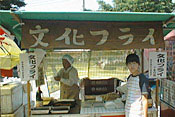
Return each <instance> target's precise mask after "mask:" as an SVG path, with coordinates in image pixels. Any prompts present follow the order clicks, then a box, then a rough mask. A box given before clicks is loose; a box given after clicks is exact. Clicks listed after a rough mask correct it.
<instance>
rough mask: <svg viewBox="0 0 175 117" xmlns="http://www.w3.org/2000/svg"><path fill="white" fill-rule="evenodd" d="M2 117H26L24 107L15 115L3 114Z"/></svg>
mask: <svg viewBox="0 0 175 117" xmlns="http://www.w3.org/2000/svg"><path fill="white" fill-rule="evenodd" d="M1 117H24V107H23V106H20V107H19V108H18V109H17V110H16V111H15V112H14V113H12V114H2V115H1Z"/></svg>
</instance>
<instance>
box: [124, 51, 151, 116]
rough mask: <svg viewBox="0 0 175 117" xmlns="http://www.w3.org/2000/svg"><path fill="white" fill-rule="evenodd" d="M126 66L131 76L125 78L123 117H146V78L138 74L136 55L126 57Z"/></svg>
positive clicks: (138, 61) (138, 64) (137, 58)
mask: <svg viewBox="0 0 175 117" xmlns="http://www.w3.org/2000/svg"><path fill="white" fill-rule="evenodd" d="M126 65H127V67H128V69H129V71H130V72H131V74H130V75H129V77H128V78H127V89H128V93H127V98H126V104H125V117H147V115H148V99H147V95H148V85H149V84H148V83H149V81H148V78H146V77H145V76H144V74H143V73H140V72H139V66H140V60H139V57H138V56H137V55H136V54H130V55H128V56H127V58H126Z"/></svg>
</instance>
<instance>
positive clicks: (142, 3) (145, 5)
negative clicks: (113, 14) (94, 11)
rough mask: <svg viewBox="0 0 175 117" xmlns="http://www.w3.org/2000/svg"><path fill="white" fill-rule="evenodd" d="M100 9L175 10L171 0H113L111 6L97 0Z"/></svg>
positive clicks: (135, 10) (101, 0) (132, 10)
mask: <svg viewBox="0 0 175 117" xmlns="http://www.w3.org/2000/svg"><path fill="white" fill-rule="evenodd" d="M97 2H98V4H99V6H100V7H99V9H100V10H102V11H120V12H123V11H129V12H166V13H171V12H173V10H175V3H173V2H172V0H113V6H111V5H110V4H107V3H106V2H104V1H103V0H97Z"/></svg>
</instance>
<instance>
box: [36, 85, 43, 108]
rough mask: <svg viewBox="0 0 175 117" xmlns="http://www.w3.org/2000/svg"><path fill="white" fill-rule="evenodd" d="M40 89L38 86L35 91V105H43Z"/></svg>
mask: <svg viewBox="0 0 175 117" xmlns="http://www.w3.org/2000/svg"><path fill="white" fill-rule="evenodd" d="M41 94H42V91H41V89H40V87H38V91H37V92H36V107H40V106H43V99H42V98H41Z"/></svg>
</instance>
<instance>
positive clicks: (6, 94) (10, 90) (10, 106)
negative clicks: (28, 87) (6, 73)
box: [0, 84, 23, 114]
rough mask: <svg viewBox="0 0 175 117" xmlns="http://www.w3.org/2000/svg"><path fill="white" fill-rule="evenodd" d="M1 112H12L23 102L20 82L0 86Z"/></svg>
mask: <svg viewBox="0 0 175 117" xmlns="http://www.w3.org/2000/svg"><path fill="white" fill-rule="evenodd" d="M0 100H1V113H2V114H10V113H14V112H15V111H16V110H17V109H18V108H19V107H20V106H21V105H22V103H23V91H22V85H21V84H7V85H4V86H1V93H0Z"/></svg>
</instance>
